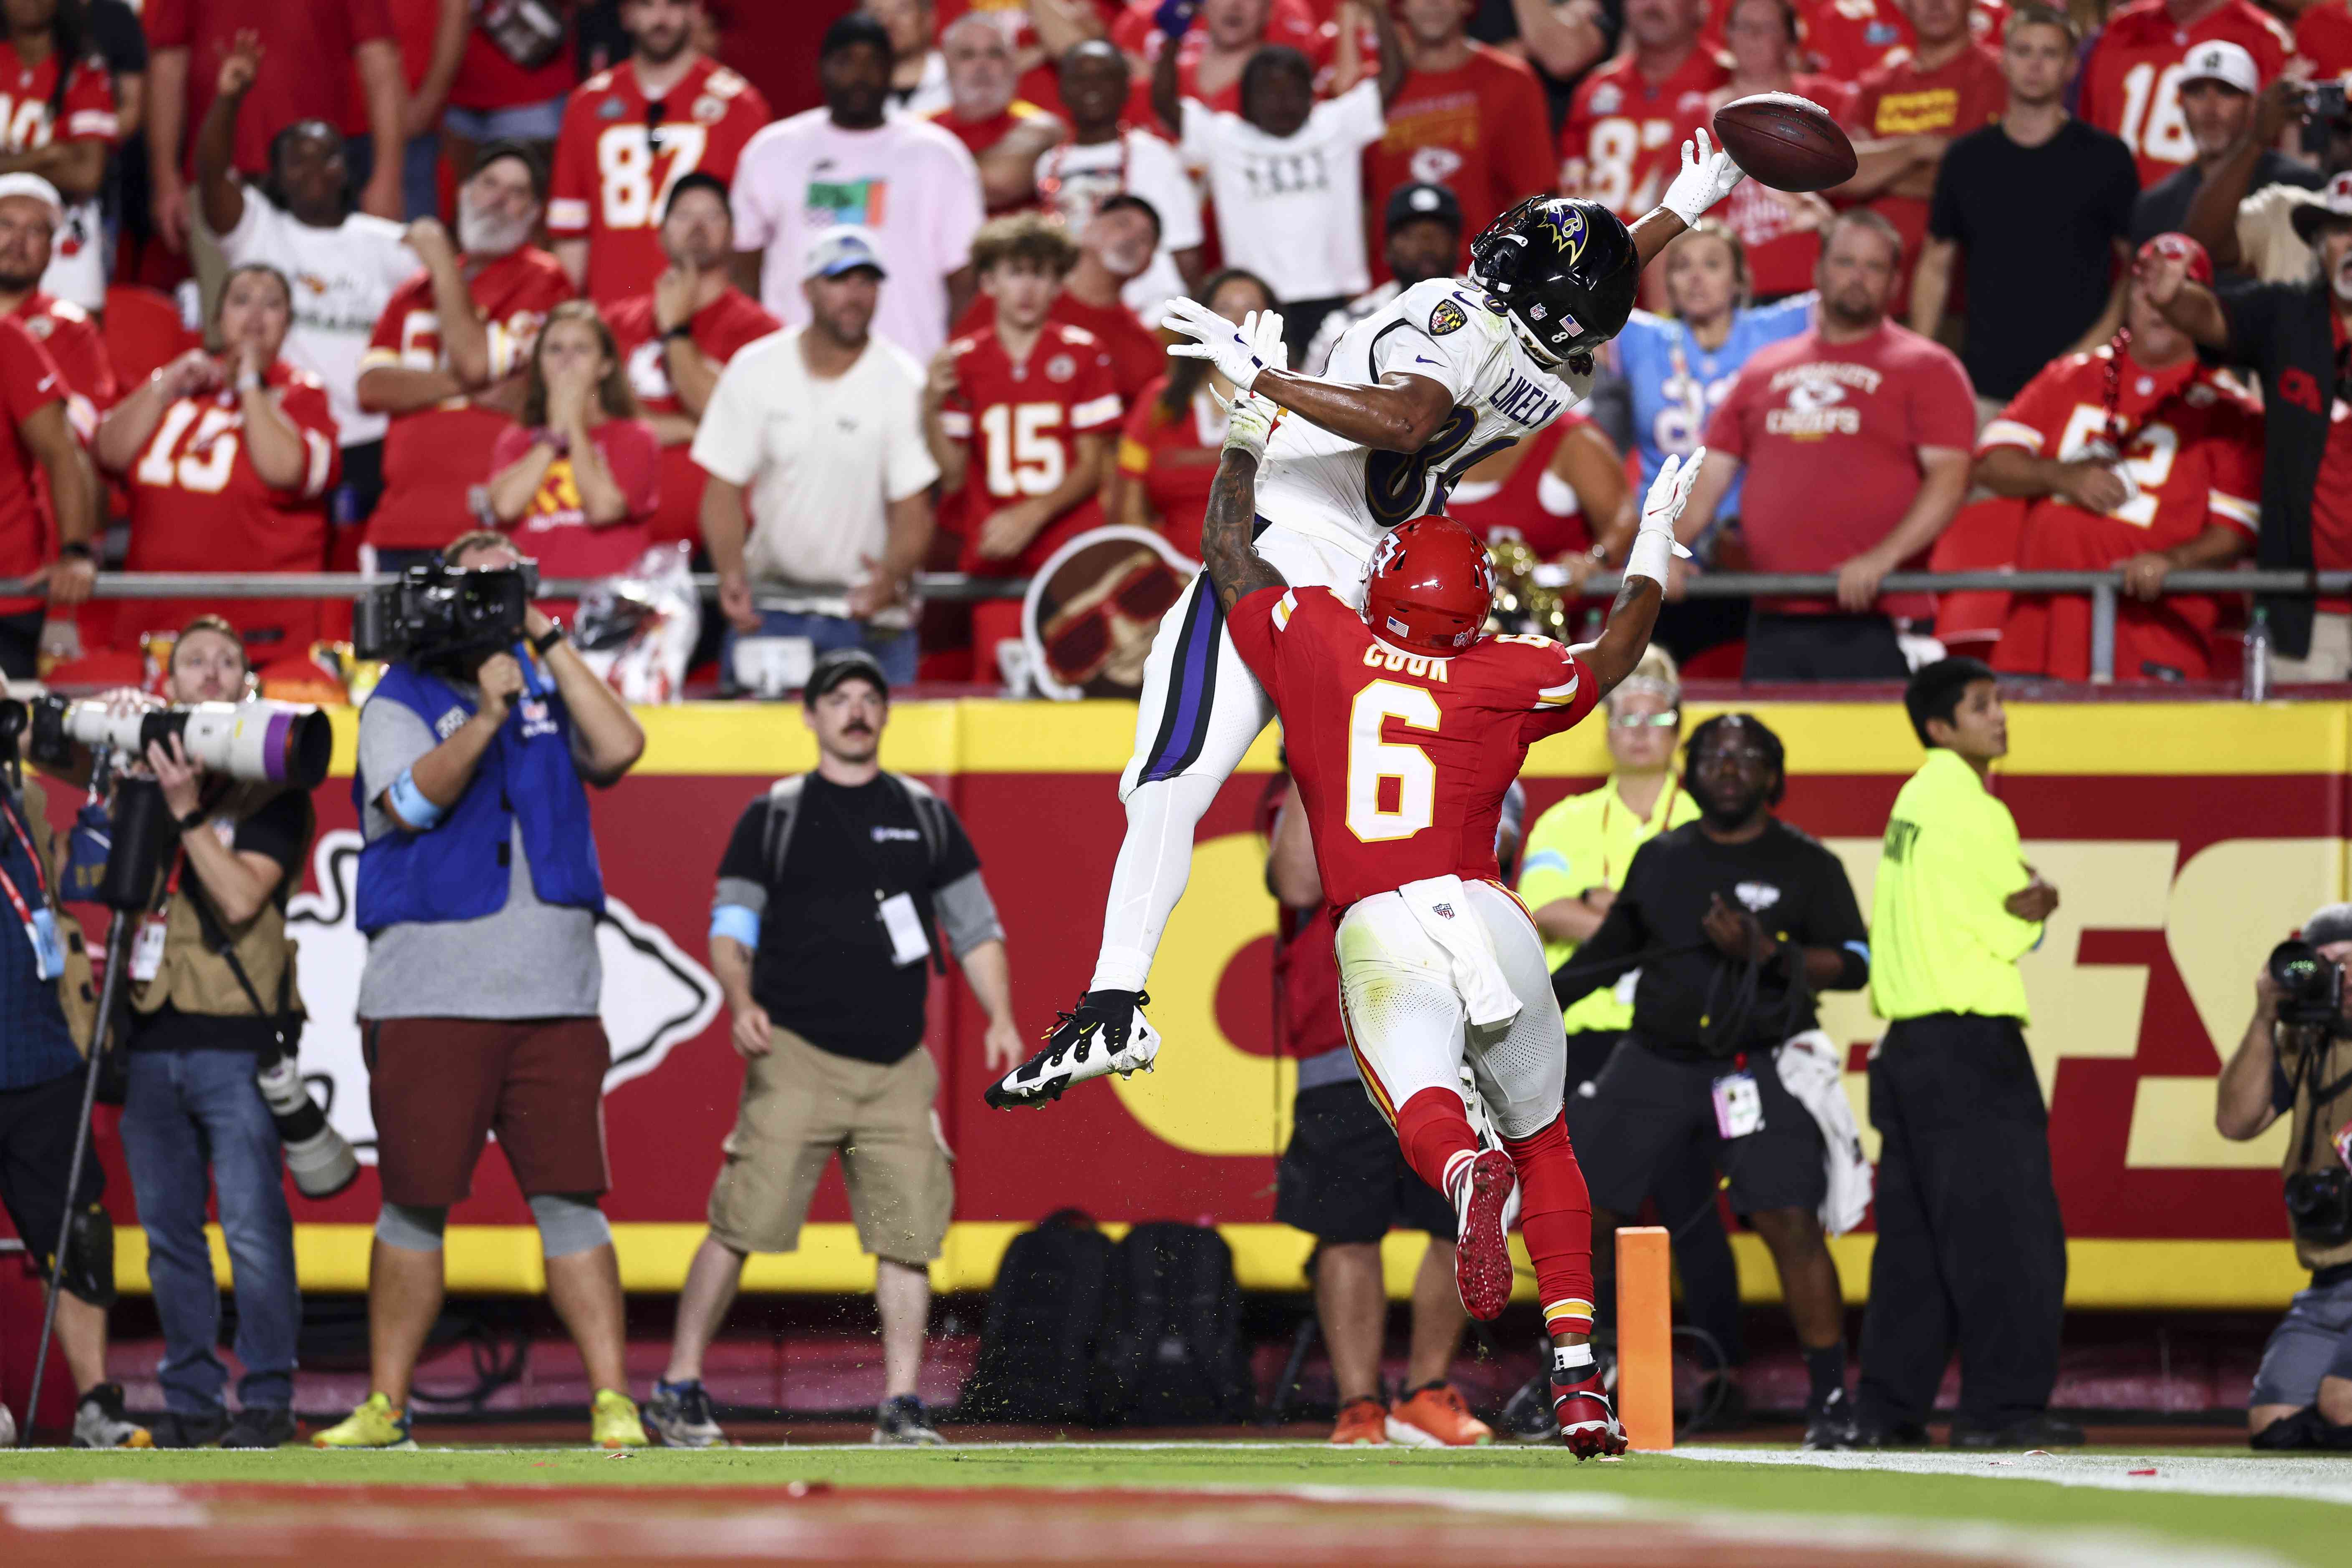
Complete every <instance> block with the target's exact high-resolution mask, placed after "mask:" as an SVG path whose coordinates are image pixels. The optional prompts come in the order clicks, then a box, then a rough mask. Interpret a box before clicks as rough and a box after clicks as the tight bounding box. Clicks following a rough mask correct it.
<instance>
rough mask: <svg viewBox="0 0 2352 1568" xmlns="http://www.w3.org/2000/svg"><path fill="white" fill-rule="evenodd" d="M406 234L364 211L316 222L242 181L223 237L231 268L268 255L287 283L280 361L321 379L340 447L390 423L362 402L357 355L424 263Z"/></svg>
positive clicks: (376, 437) (375, 437) (377, 435)
mask: <svg viewBox="0 0 2352 1568" xmlns="http://www.w3.org/2000/svg"><path fill="white" fill-rule="evenodd" d="M404 233H405V230H404V229H403V228H402V226H400V225H399V224H396V223H394V222H391V221H390V220H389V219H386V218H380V217H371V216H368V215H367V214H365V213H352V215H351V216H348V217H346V218H344V219H343V221H342V222H341V223H340V224H338V225H336V226H334V227H333V228H315V227H313V226H310V225H309V224H307V223H302V222H299V221H298V220H297V219H296V218H295V216H294V215H293V214H291V213H289V212H288V211H286V210H285V209H284V208H282V207H279V206H276V205H272V204H271V203H270V202H269V201H268V199H267V198H266V197H264V196H263V195H262V194H261V192H260V191H259V190H257V189H256V188H255V187H254V186H251V185H247V187H246V188H245V214H244V216H241V217H239V218H238V219H237V220H236V227H235V228H233V229H231V230H229V231H228V233H226V234H225V235H223V236H222V237H221V241H220V247H221V255H222V256H223V257H224V258H226V259H227V261H228V264H229V265H230V266H231V267H242V266H244V265H245V264H246V263H247V262H248V261H266V262H268V264H269V265H270V266H272V267H275V268H278V270H279V271H280V272H283V273H284V274H286V280H287V281H288V282H289V283H290V284H292V285H293V287H294V325H293V327H292V328H291V330H289V331H288V332H287V334H286V348H285V358H286V362H287V363H289V364H293V365H299V366H300V367H301V368H302V369H304V370H307V371H309V372H310V374H313V375H315V376H317V377H318V378H319V379H320V381H323V382H325V383H326V384H327V402H328V405H330V406H331V408H333V410H334V413H335V428H336V429H337V430H338V431H339V432H340V433H341V443H342V445H344V446H346V447H357V446H360V445H362V443H364V442H368V441H381V440H383V432H384V426H386V424H387V423H389V421H388V420H387V418H386V416H383V415H381V414H369V413H365V412H362V409H361V408H360V404H359V384H360V355H361V354H362V353H366V352H367V346H368V339H369V338H371V337H372V336H373V335H374V333H375V324H376V322H377V321H381V320H382V319H383V308H384V307H385V306H386V305H388V304H390V303H391V302H392V295H393V291H394V289H398V288H399V287H400V286H401V285H402V284H403V283H405V282H407V281H408V280H409V279H411V278H414V277H415V276H416V274H417V271H418V269H419V268H422V267H423V266H424V263H423V262H421V261H419V260H417V259H416V252H415V251H413V250H411V249H409V248H408V242H407V241H406V240H405V239H404V238H403V237H402V236H403V235H404Z"/></svg>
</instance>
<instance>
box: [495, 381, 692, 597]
mask: <svg viewBox="0 0 2352 1568" xmlns="http://www.w3.org/2000/svg"><path fill="white" fill-rule="evenodd" d="M538 435H539V433H538V432H537V431H535V430H527V429H525V428H523V426H520V425H512V426H508V427H507V429H506V430H505V431H504V432H503V433H501V434H500V435H499V444H498V446H497V447H494V448H492V450H491V453H490V472H491V473H493V474H496V473H499V472H500V471H501V470H503V469H504V468H507V467H509V465H510V464H512V463H514V462H515V461H516V460H518V459H519V458H521V457H522V456H523V454H524V453H526V452H528V451H530V444H531V442H532V441H533V440H535V439H536V438H537V437H538ZM589 438H590V439H591V440H593V441H594V442H595V443H596V450H597V452H598V453H599V454H600V455H601V456H602V457H603V458H604V466H605V467H606V468H610V469H611V470H612V471H613V478H614V480H615V481H616V482H617V483H618V484H619V485H620V487H621V493H622V494H623V495H625V496H626V497H628V498H629V515H628V517H627V518H626V519H625V521H620V522H615V523H608V524H607V525H605V526H604V527H603V528H596V527H592V526H591V525H590V524H589V521H588V514H587V512H586V511H585V510H583V508H582V506H581V502H580V485H579V482H578V480H576V479H574V478H573V477H572V459H571V458H556V459H555V461H554V462H552V463H551V464H549V465H548V468H547V476H546V478H544V479H541V480H540V482H539V493H538V494H537V495H535V496H533V497H531V498H530V507H529V509H528V510H525V511H524V512H523V514H522V516H521V517H520V518H518V519H516V520H515V521H514V522H512V523H510V524H509V525H508V531H509V532H510V533H512V534H513V535H514V542H515V548H517V549H518V550H520V551H521V552H523V553H524V554H525V555H528V556H530V558H531V559H532V560H534V561H537V562H538V563H539V574H540V575H541V577H609V576H611V575H613V574H614V573H616V572H625V571H627V570H628V569H629V568H630V567H631V566H633V565H635V563H636V560H637V557H638V556H640V555H643V554H644V553H645V552H646V546H647V545H648V544H650V543H652V542H653V536H652V533H651V531H650V530H649V529H648V527H647V525H648V524H649V523H651V522H652V521H653V515H654V512H655V510H656V509H657V508H659V507H660V505H661V442H660V440H659V438H658V437H656V436H655V435H654V427H653V426H650V425H648V424H646V422H645V421H644V420H642V419H607V420H605V421H604V423H603V424H602V425H599V426H596V427H595V428H594V429H593V430H592V431H590V432H589Z"/></svg>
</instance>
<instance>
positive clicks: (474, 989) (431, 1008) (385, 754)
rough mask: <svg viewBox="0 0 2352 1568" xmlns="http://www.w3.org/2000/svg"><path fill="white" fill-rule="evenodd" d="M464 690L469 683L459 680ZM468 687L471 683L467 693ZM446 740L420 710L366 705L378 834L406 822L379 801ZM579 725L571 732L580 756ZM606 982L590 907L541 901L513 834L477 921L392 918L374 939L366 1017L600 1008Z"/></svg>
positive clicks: (371, 819) (369, 827)
mask: <svg viewBox="0 0 2352 1568" xmlns="http://www.w3.org/2000/svg"><path fill="white" fill-rule="evenodd" d="M452 684H453V685H455V686H456V687H457V689H458V690H460V691H467V690H468V689H467V688H466V687H465V686H463V685H461V684H457V683H454V682H453V683H452ZM468 694H469V695H470V692H469V693H468ZM439 743H440V742H439V740H438V739H437V738H436V736H435V734H434V733H433V728H432V726H431V725H429V724H427V723H425V720H424V717H423V716H422V715H421V714H419V713H417V712H416V711H415V710H414V709H410V708H404V707H402V706H401V705H400V704H399V703H397V702H371V703H369V704H368V705H367V706H366V707H364V708H362V709H361V710H360V756H359V771H360V778H361V781H362V784H363V785H364V786H365V790H366V795H367V806H366V809H365V811H364V812H363V813H362V822H361V831H362V832H363V833H364V834H366V836H367V837H368V839H369V841H370V842H373V841H374V840H375V839H376V838H378V837H382V836H383V835H384V834H386V833H395V832H398V831H399V829H398V828H397V827H396V826H394V823H393V820H392V818H391V817H390V816H386V815H385V814H384V812H383V808H382V807H381V806H379V805H376V800H377V797H379V796H380V795H383V792H384V791H385V790H386V789H388V788H390V787H391V786H392V782H393V781H394V779H396V778H398V777H399V776H400V775H401V773H402V771H403V770H404V769H406V768H409V767H412V766H414V765H415V763H416V760H417V759H418V758H419V757H422V756H423V755H425V753H426V752H430V751H431V750H432V749H433V748H434V747H435V746H436V745H438V744H439ZM579 747H580V740H579V731H577V730H574V731H572V748H573V753H574V755H575V757H576V756H577V754H578V751H579ZM603 992H604V964H603V963H602V961H601V960H600V959H599V958H598V957H597V953H596V916H595V914H594V913H593V911H592V910H578V909H571V908H567V907H564V906H562V905H555V904H543V903H541V902H540V901H539V895H538V893H537V892H536V891H535V890H534V889H532V887H531V882H530V865H529V863H528V862H527V861H526V860H525V859H524V858H523V847H522V829H521V827H520V826H517V827H516V829H515V835H514V856H513V880H512V881H511V882H509V884H508V888H507V901H506V907H505V908H504V909H501V910H499V911H498V912H497V913H496V914H490V915H484V916H483V917H482V918H481V919H479V920H472V921H429V922H423V923H414V924H403V925H394V926H387V927H385V928H384V929H383V930H382V931H378V932H376V933H375V935H373V937H370V938H369V939H368V955H367V967H366V968H365V969H364V970H362V972H361V974H360V1002H359V1015H360V1016H361V1017H362V1018H579V1017H593V1016H595V1014H596V1011H597V1002H598V1000H599V998H600V997H601V995H602V994H603Z"/></svg>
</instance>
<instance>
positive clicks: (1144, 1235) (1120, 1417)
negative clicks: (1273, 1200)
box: [1096, 1220, 1253, 1426]
mask: <svg viewBox="0 0 2352 1568" xmlns="http://www.w3.org/2000/svg"><path fill="white" fill-rule="evenodd" d="M1111 1279H1112V1293H1111V1317H1110V1324H1111V1326H1110V1331H1109V1332H1108V1334H1107V1335H1106V1336H1105V1339H1104V1342H1103V1351H1102V1357H1101V1360H1100V1362H1099V1363H1098V1367H1097V1373H1098V1375H1097V1380H1096V1381H1097V1404H1098V1407H1099V1410H1100V1414H1101V1415H1102V1419H1103V1420H1104V1422H1105V1423H1106V1424H1116V1423H1121V1422H1123V1423H1125V1424H1127V1425H1129V1426H1200V1425H1209V1424H1214V1423H1233V1422H1241V1421H1246V1420H1248V1419H1249V1416H1250V1408H1251V1405H1252V1404H1253V1389H1252V1386H1251V1381H1250V1373H1249V1362H1248V1359H1247V1357H1246V1356H1245V1355H1244V1353H1243V1351H1242V1339H1241V1311H1242V1294H1241V1287H1240V1286H1238V1285H1236V1284H1235V1283H1234V1255H1233V1249H1232V1248H1230V1247H1227V1246H1226V1245H1225V1238H1224V1237H1221V1236H1219V1235H1218V1234H1217V1233H1216V1232H1215V1231H1214V1230H1212V1229H1210V1228H1209V1227H1208V1226H1197V1225H1181V1224H1179V1223H1177V1222H1176V1221H1173V1220H1154V1221H1151V1222H1150V1223H1149V1224H1145V1225H1139V1226H1136V1227H1135V1228H1134V1229H1133V1230H1131V1231H1129V1232H1128V1234H1127V1238H1126V1239H1125V1240H1123V1241H1121V1242H1120V1243H1119V1244H1118V1253H1117V1255H1116V1257H1115V1258H1114V1259H1113V1261H1112V1266H1111Z"/></svg>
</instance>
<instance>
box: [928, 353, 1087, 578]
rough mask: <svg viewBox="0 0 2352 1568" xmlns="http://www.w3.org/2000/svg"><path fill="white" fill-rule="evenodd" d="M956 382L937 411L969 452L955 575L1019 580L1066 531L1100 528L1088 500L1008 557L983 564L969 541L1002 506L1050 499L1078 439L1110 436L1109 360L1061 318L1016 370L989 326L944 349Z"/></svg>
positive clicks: (973, 541) (1073, 458)
mask: <svg viewBox="0 0 2352 1568" xmlns="http://www.w3.org/2000/svg"><path fill="white" fill-rule="evenodd" d="M948 348H949V352H950V353H953V354H954V355H955V361H956V385H955V390H954V391H953V392H951V393H950V394H949V395H948V398H947V400H946V402H945V403H944V404H943V405H941V407H940V426H941V427H942V428H943V429H945V430H946V432H947V433H948V435H949V436H950V437H953V438H954V439H956V440H959V441H961V442H964V443H965V444H966V445H968V446H969V447H971V461H970V462H968V463H966V464H965V465H964V482H963V496H962V511H961V525H962V532H963V536H964V548H963V560H962V563H961V565H960V566H959V567H958V570H959V571H964V572H978V573H982V574H987V575H992V576H1000V577H1003V576H1024V575H1026V574H1030V573H1032V572H1034V571H1036V570H1037V569H1038V568H1039V567H1041V566H1043V565H1044V564H1045V558H1046V557H1047V556H1049V555H1051V554H1052V553H1053V552H1055V549H1056V548H1058V547H1059V546H1060V545H1061V543H1062V542H1063V541H1064V540H1066V539H1068V538H1069V537H1071V536H1072V535H1073V534H1076V533H1079V532H1083V531H1085V530H1087V529H1089V528H1097V527H1099V526H1101V524H1102V505H1101V503H1100V502H1099V501H1097V500H1096V499H1095V498H1094V497H1093V496H1092V495H1089V496H1087V498H1086V499H1085V500H1081V501H1079V502H1078V503H1077V504H1076V506H1074V507H1072V508H1070V509H1069V510H1067V511H1066V512H1063V513H1062V514H1061V515H1060V516H1059V517H1056V518H1055V519H1053V520H1052V521H1049V522H1047V523H1046V524H1045V527H1044V528H1042V529H1040V530H1038V531H1037V534H1036V536H1035V537H1034V538H1033V539H1031V540H1030V542H1029V544H1028V546H1027V548H1025V549H1024V550H1023V551H1022V552H1021V553H1020V555H1019V556H1018V557H1016V558H1014V559H1013V560H1009V561H1004V560H998V561H988V560H983V559H982V557H981V556H980V554H979V553H978V552H977V551H976V549H975V548H974V547H975V544H976V542H977V541H978V539H979V536H980V529H981V525H982V523H984V522H986V521H988V517H989V514H990V513H991V512H993V511H995V510H997V509H998V508H1000V507H1005V506H1010V505H1012V504H1013V502H1015V501H1019V500H1028V499H1030V498H1031V497H1033V496H1042V495H1048V494H1051V493H1052V492H1053V491H1054V490H1055V489H1059V488H1060V486H1061V484H1062V481H1063V480H1064V479H1067V478H1068V477H1069V472H1070V468H1071V466H1072V465H1073V464H1074V463H1076V461H1077V456H1078V450H1077V438H1078V437H1081V436H1110V435H1115V434H1116V433H1117V431H1118V414H1119V402H1118V387H1117V386H1116V385H1115V384H1113V382H1112V380H1111V368H1110V355H1109V354H1108V353H1106V352H1105V351H1104V349H1103V346H1102V344H1101V343H1100V342H1098V341H1097V339H1096V338H1095V335H1094V334H1093V333H1092V332H1088V331H1082V330H1080V329H1079V328H1076V327H1069V326H1064V325H1063V324H1062V323H1061V322H1059V321H1047V322H1046V323H1045V325H1044V326H1043V327H1041V328H1040V329H1038V333H1037V341H1036V342H1035V343H1034V345H1032V346H1031V348H1030V350H1029V357H1028V358H1027V359H1025V360H1024V361H1023V362H1021V363H1018V364H1016V363H1013V361H1012V359H1010V358H1009V357H1007V355H1006V354H1005V352H1004V345H1003V343H1002V342H999V341H998V340H997V336H996V329H995V328H994V327H990V328H989V329H987V330H986V331H979V332H974V333H971V335H969V336H967V337H961V338H958V339H956V340H955V341H954V342H951V343H950V344H949V345H948Z"/></svg>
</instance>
